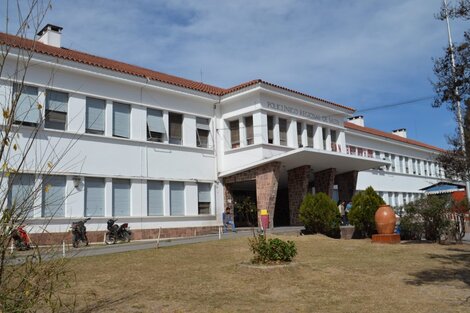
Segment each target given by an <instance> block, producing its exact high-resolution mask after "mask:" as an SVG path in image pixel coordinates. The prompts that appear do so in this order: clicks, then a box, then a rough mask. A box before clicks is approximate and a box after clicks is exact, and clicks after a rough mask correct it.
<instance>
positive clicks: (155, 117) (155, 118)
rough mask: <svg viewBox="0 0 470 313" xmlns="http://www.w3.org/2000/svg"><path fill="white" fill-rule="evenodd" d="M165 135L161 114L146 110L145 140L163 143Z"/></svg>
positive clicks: (158, 111) (157, 111)
mask: <svg viewBox="0 0 470 313" xmlns="http://www.w3.org/2000/svg"><path fill="white" fill-rule="evenodd" d="M165 134H166V130H165V124H164V123H163V112H162V111H161V110H155V109H147V140H148V141H155V142H163V141H164V140H165Z"/></svg>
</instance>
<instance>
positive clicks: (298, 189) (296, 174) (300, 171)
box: [287, 165, 310, 226]
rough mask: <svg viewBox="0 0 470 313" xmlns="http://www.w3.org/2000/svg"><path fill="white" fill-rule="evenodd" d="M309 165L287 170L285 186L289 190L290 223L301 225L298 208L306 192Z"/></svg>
mask: <svg viewBox="0 0 470 313" xmlns="http://www.w3.org/2000/svg"><path fill="white" fill-rule="evenodd" d="M309 173H310V165H304V166H299V167H297V168H294V169H291V170H289V171H288V172H287V188H288V190H289V220H290V225H292V226H293V225H296V226H298V225H301V223H300V221H299V208H300V205H301V204H302V201H303V199H304V197H305V195H306V194H307V192H308V177H309Z"/></svg>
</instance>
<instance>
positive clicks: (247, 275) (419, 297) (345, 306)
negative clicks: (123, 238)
mask: <svg viewBox="0 0 470 313" xmlns="http://www.w3.org/2000/svg"><path fill="white" fill-rule="evenodd" d="M281 238H283V239H286V238H287V239H290V240H294V241H295V242H296V244H297V247H298V252H299V254H298V256H297V257H296V258H295V262H296V264H295V265H294V266H288V267H283V268H275V269H260V268H250V267H247V266H242V263H246V262H247V261H249V259H250V258H251V252H250V251H249V249H248V243H247V239H246V238H239V239H227V240H221V241H213V242H208V243H200V244H192V245H184V246H174V247H167V248H161V249H159V250H146V251H139V252H130V253H123V254H115V255H106V256H99V257H89V258H82V259H74V260H73V261H72V264H71V265H72V266H73V267H74V268H75V270H76V272H77V282H76V283H74V284H73V285H74V286H73V292H74V293H76V294H77V301H78V302H77V303H78V308H79V311H80V312H394V313H395V312H470V245H459V246H440V245H437V244H400V245H376V244H371V243H370V242H369V241H368V240H352V241H342V240H334V239H329V238H326V237H323V236H303V237H282V236H281Z"/></svg>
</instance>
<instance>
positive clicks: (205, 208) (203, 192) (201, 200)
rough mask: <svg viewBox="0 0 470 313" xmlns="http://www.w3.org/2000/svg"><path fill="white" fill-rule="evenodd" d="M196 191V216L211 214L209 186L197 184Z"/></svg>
mask: <svg viewBox="0 0 470 313" xmlns="http://www.w3.org/2000/svg"><path fill="white" fill-rule="evenodd" d="M197 189H198V214H210V213H211V184H208V183H199V184H197Z"/></svg>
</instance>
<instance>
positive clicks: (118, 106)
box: [113, 102, 131, 138]
mask: <svg viewBox="0 0 470 313" xmlns="http://www.w3.org/2000/svg"><path fill="white" fill-rule="evenodd" d="M130 116H131V106H130V105H128V104H124V103H118V102H114V103H113V136H114V137H122V138H129V137H130V130H129V129H130Z"/></svg>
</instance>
